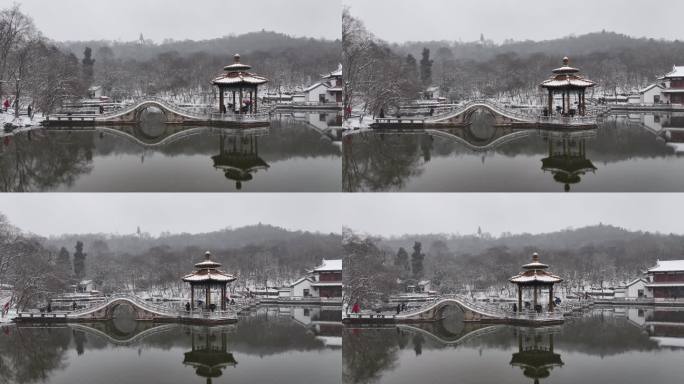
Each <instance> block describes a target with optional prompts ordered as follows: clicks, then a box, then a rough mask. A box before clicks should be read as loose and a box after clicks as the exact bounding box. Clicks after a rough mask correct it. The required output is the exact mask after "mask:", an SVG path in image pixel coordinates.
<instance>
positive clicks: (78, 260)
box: [74, 241, 87, 279]
mask: <svg viewBox="0 0 684 384" xmlns="http://www.w3.org/2000/svg"><path fill="white" fill-rule="evenodd" d="M86 256H87V255H86V254H85V253H83V242H82V241H77V242H76V252H74V274H75V275H76V277H78V278H79V279H82V278H83V277H85V258H86Z"/></svg>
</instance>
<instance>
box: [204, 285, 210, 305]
mask: <svg viewBox="0 0 684 384" xmlns="http://www.w3.org/2000/svg"><path fill="white" fill-rule="evenodd" d="M204 289H205V291H204V296H205V299H206V300H205V301H204V308H205V310H206V309H209V305H211V286H210V285H209V284H207V285H206V286H205V287H204Z"/></svg>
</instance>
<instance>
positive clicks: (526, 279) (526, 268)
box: [510, 252, 563, 311]
mask: <svg viewBox="0 0 684 384" xmlns="http://www.w3.org/2000/svg"><path fill="white" fill-rule="evenodd" d="M522 268H523V271H522V272H521V273H519V274H517V275H515V276H513V277H511V279H510V282H511V283H513V284H515V285H516V286H517V287H518V311H522V309H523V294H524V293H525V292H528V294H529V296H531V299H532V302H531V304H532V308H533V309H535V310H537V311H539V310H540V309H541V308H543V306H542V305H541V295H542V290H548V292H549V302H548V310H549V311H553V308H554V303H553V286H554V284H557V283H560V282H562V281H563V279H561V278H560V277H558V276H556V275H554V274H552V273H551V272H549V271H547V269H548V268H549V266H548V265H546V264H543V263H541V262H540V261H539V254H537V253H536V252H535V253H534V254H533V255H532V262H531V263H529V264H525V265H523V266H522ZM530 291H531V292H530Z"/></svg>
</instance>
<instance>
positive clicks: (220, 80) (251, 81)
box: [212, 54, 268, 114]
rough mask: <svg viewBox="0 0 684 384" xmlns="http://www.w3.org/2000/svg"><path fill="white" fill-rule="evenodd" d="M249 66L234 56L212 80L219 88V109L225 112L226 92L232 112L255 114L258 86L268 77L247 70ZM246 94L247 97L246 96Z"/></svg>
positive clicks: (264, 82) (237, 56) (238, 56)
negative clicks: (231, 61) (231, 62)
mask: <svg viewBox="0 0 684 384" xmlns="http://www.w3.org/2000/svg"><path fill="white" fill-rule="evenodd" d="M250 69H252V67H251V66H249V65H246V64H243V63H241V62H240V55H238V54H236V55H235V56H234V62H233V64H231V65H229V66H227V67H225V68H223V70H224V71H225V72H224V73H223V74H222V75H220V76H218V77H217V78H215V79H214V80H213V81H212V84H213V85H215V86H217V87H218V89H219V111H220V112H221V113H227V111H228V109H227V108H226V103H225V97H226V92H228V95H229V96H231V93H232V97H231V99H230V100H231V104H230V105H231V109H232V111H233V112H234V113H249V114H256V113H257V110H258V108H257V107H258V104H257V95H258V91H259V86H260V85H263V84H266V83H268V79H267V78H265V77H263V76H259V75H257V74H254V73H251V72H249V70H250ZM247 96H248V97H247Z"/></svg>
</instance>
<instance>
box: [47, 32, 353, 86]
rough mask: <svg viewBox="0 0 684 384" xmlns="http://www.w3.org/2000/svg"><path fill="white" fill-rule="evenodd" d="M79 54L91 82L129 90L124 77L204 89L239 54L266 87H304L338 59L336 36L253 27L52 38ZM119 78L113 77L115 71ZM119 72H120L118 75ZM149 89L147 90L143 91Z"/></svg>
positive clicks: (339, 44) (115, 75) (326, 70)
mask: <svg viewBox="0 0 684 384" xmlns="http://www.w3.org/2000/svg"><path fill="white" fill-rule="evenodd" d="M55 44H56V45H58V46H59V47H61V48H62V49H63V50H65V51H68V52H72V53H73V54H74V55H76V56H77V57H79V58H81V57H83V55H84V52H85V51H86V48H90V49H91V52H92V57H93V59H94V60H95V62H94V70H95V81H96V82H97V84H100V85H103V86H104V87H105V88H108V89H114V88H124V89H128V88H132V87H133V85H131V84H128V83H127V81H126V80H127V79H126V78H125V77H129V78H130V77H136V76H137V77H141V78H143V79H144V80H145V82H149V83H151V84H154V88H155V91H178V90H179V89H182V88H186V89H187V88H192V87H205V88H206V87H208V86H209V82H210V80H211V79H213V77H214V76H215V75H217V74H218V73H220V72H221V71H222V69H223V67H224V66H226V65H229V64H232V62H233V55H235V54H240V55H241V56H242V61H243V62H244V63H245V64H248V65H251V66H252V67H253V68H252V70H253V71H254V72H256V73H258V74H260V75H264V76H266V77H267V78H269V79H270V80H271V81H270V82H269V84H268V86H269V87H278V86H280V85H282V86H295V85H296V86H299V85H309V84H310V83H311V82H313V81H317V80H318V79H319V78H320V76H321V75H322V74H326V73H330V72H331V71H334V70H336V69H337V67H338V65H339V63H341V62H342V48H341V42H340V41H339V40H335V41H332V40H326V39H316V38H309V37H293V36H289V35H286V34H282V33H277V32H270V31H259V32H250V33H245V34H241V35H231V36H225V37H220V38H216V39H211V40H201V41H193V40H183V41H172V40H167V41H164V42H162V43H155V42H152V41H146V40H143V41H129V42H119V41H70V42H56V43H55ZM119 72H120V73H121V76H117V73H119ZM124 75H125V76H124ZM146 91H147V92H150V90H146Z"/></svg>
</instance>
